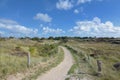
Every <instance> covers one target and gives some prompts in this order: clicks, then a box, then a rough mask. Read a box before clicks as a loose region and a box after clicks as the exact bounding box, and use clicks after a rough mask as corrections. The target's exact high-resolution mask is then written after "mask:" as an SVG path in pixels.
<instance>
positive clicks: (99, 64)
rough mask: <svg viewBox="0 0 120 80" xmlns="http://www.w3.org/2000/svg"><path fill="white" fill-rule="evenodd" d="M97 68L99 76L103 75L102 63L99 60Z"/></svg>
mask: <svg viewBox="0 0 120 80" xmlns="http://www.w3.org/2000/svg"><path fill="white" fill-rule="evenodd" d="M97 66H98V74H97V75H98V76H100V75H101V71H102V67H101V66H102V62H101V61H100V60H97Z"/></svg>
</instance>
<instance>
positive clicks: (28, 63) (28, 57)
mask: <svg viewBox="0 0 120 80" xmlns="http://www.w3.org/2000/svg"><path fill="white" fill-rule="evenodd" d="M27 66H28V68H29V67H30V52H27Z"/></svg>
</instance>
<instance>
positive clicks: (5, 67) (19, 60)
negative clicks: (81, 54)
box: [0, 39, 63, 79]
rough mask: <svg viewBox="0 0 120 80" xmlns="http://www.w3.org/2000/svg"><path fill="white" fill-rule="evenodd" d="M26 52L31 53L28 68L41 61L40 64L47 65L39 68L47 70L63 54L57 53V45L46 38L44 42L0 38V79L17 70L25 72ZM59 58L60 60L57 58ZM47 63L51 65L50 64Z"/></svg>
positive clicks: (26, 67)
mask: <svg viewBox="0 0 120 80" xmlns="http://www.w3.org/2000/svg"><path fill="white" fill-rule="evenodd" d="M48 43H49V44H48ZM27 52H30V55H31V56H30V58H31V59H30V61H31V62H30V69H32V68H34V66H36V65H38V64H39V63H41V66H42V64H43V65H44V64H46V65H47V66H46V69H42V68H41V69H40V70H48V69H50V68H51V67H54V66H55V65H57V64H58V63H59V62H60V61H61V59H63V58H62V57H63V55H60V54H59V55H58V54H57V53H58V45H57V44H56V43H54V42H53V41H50V42H49V41H47V40H46V41H45V42H37V41H32V40H28V39H24V40H20V39H6V40H1V41H0V79H4V78H6V76H8V75H11V74H16V73H18V72H20V73H21V72H25V71H26V70H27V69H28V66H27V56H26V54H25V53H27ZM57 56H59V57H57ZM56 57H57V58H56ZM59 58H60V61H59V60H58V59H59ZM53 60H54V61H55V60H57V62H55V63H53ZM48 64H50V65H51V64H52V65H51V66H50V65H48ZM53 64H54V65H53ZM47 68H48V69H47ZM40 73H41V72H40ZM40 73H39V74H40Z"/></svg>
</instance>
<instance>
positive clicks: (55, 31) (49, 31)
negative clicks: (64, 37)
mask: <svg viewBox="0 0 120 80" xmlns="http://www.w3.org/2000/svg"><path fill="white" fill-rule="evenodd" d="M42 30H43V34H60V33H64V31H63V30H62V29H59V28H57V29H53V28H49V27H43V28H42Z"/></svg>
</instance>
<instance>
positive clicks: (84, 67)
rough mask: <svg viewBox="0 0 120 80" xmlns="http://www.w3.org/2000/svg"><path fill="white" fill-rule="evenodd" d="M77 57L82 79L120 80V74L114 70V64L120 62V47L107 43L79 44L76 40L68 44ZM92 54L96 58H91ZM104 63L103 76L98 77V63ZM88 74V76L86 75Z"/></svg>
mask: <svg viewBox="0 0 120 80" xmlns="http://www.w3.org/2000/svg"><path fill="white" fill-rule="evenodd" d="M67 45H69V47H70V48H72V49H74V50H76V51H77V52H75V51H73V50H72V51H73V53H74V54H75V55H76V59H77V61H76V62H78V64H79V66H78V67H79V70H78V71H79V73H82V72H83V73H85V74H84V75H83V74H79V75H80V77H82V76H83V77H91V78H92V80H119V79H120V76H119V75H120V72H119V71H116V70H114V68H113V64H115V63H116V62H120V54H119V53H120V45H118V44H111V43H106V42H99V43H96V42H79V41H76V40H72V41H69V42H68V43H67ZM91 54H93V55H95V56H90V55H91ZM97 60H100V61H101V62H102V72H101V73H102V76H100V77H97V76H95V74H96V73H97V72H98V70H97V68H98V66H97V64H96V61H97ZM86 74H88V75H86Z"/></svg>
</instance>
